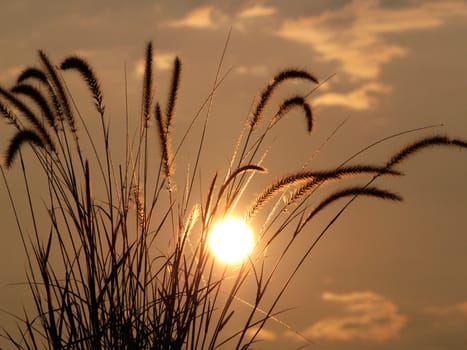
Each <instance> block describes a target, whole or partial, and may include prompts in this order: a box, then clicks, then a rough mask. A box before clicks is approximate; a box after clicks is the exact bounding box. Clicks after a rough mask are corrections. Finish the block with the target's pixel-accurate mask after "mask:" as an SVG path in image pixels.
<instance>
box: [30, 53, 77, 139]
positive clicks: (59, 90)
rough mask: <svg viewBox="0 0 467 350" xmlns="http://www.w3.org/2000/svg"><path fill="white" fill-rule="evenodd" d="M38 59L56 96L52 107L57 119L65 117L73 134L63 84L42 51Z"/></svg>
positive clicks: (73, 122)
mask: <svg viewBox="0 0 467 350" xmlns="http://www.w3.org/2000/svg"><path fill="white" fill-rule="evenodd" d="M39 58H40V60H41V62H42V64H43V65H44V67H45V69H46V72H47V74H48V76H49V81H51V89H52V91H53V94H52V95H56V97H57V98H56V101H54V105H55V107H56V110H57V112H58V113H57V115H58V116H59V118H61V116H62V115H65V118H66V119H67V122H68V125H69V126H70V129H71V131H72V132H73V133H75V132H76V123H75V117H74V115H73V113H72V111H71V108H70V102H69V101H68V95H67V94H66V92H65V88H64V87H63V83H62V82H61V80H60V78H59V76H58V74H57V71H56V69H55V67H54V66H53V65H52V63H51V62H50V60H49V58H48V56H47V55H46V54H45V53H44V51H42V50H39ZM56 103H58V105H56Z"/></svg>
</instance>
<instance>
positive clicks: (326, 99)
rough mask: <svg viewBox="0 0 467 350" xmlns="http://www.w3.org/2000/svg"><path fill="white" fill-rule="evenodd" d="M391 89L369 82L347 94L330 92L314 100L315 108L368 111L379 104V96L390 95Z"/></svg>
mask: <svg viewBox="0 0 467 350" xmlns="http://www.w3.org/2000/svg"><path fill="white" fill-rule="evenodd" d="M389 91H391V88H390V87H389V86H387V85H384V84H380V83H376V82H369V83H366V84H363V85H361V86H360V87H358V88H356V89H355V90H352V91H350V92H347V93H336V92H328V93H325V94H322V95H319V96H317V97H315V98H314V99H313V104H314V105H315V106H342V107H347V108H351V109H355V110H367V109H370V108H372V107H374V106H375V105H376V103H377V96H376V95H378V94H381V93H388V92H389Z"/></svg>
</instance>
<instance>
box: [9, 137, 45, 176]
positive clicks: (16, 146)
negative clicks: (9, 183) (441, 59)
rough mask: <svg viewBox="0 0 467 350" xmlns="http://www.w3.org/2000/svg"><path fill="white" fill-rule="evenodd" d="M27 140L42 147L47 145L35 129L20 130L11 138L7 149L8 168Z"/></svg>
mask: <svg viewBox="0 0 467 350" xmlns="http://www.w3.org/2000/svg"><path fill="white" fill-rule="evenodd" d="M25 142H29V143H31V144H33V145H36V146H38V147H41V148H44V147H45V145H44V142H43V141H42V138H41V137H40V136H39V135H38V134H37V132H36V131H35V130H31V129H24V130H18V131H17V132H16V134H15V136H13V138H12V139H11V140H10V144H9V146H8V149H7V151H6V157H5V165H6V166H7V167H8V168H10V167H11V165H12V164H13V161H14V159H15V157H16V154H17V153H18V151H19V150H20V148H21V146H22V145H23V144H24V143H25Z"/></svg>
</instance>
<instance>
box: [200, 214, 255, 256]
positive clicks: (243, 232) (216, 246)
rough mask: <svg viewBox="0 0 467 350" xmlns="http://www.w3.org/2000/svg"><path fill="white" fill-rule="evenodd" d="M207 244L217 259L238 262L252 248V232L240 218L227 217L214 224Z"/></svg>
mask: <svg viewBox="0 0 467 350" xmlns="http://www.w3.org/2000/svg"><path fill="white" fill-rule="evenodd" d="M208 244H209V247H210V248H211V251H212V253H213V254H214V256H215V257H216V258H217V259H218V260H220V261H222V262H224V263H226V264H238V263H240V262H241V261H243V260H244V259H245V258H246V257H247V256H248V255H249V254H250V253H251V251H252V250H253V246H254V239H253V232H252V231H251V229H250V227H248V225H247V224H246V223H245V221H243V220H242V219H240V218H236V217H228V218H225V219H224V220H223V221H220V222H218V223H217V224H215V225H214V227H213V228H212V230H211V232H210V234H209V238H208Z"/></svg>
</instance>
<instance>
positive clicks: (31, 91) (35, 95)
mask: <svg viewBox="0 0 467 350" xmlns="http://www.w3.org/2000/svg"><path fill="white" fill-rule="evenodd" d="M11 91H12V92H14V93H16V94H21V95H25V96H28V97H29V98H31V99H32V100H33V101H34V102H36V103H37V105H38V106H39V107H40V109H41V111H42V114H43V115H44V117H45V119H47V122H48V123H49V125H50V126H51V127H52V128H54V129H55V130H56V125H55V116H54V113H53V112H52V109H51V108H50V106H49V103H48V102H47V100H46V99H45V97H44V96H43V95H42V93H41V92H40V91H39V90H37V89H36V88H35V87H33V86H31V85H29V84H24V83H20V84H18V85H16V86H14V87H13V89H11Z"/></svg>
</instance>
